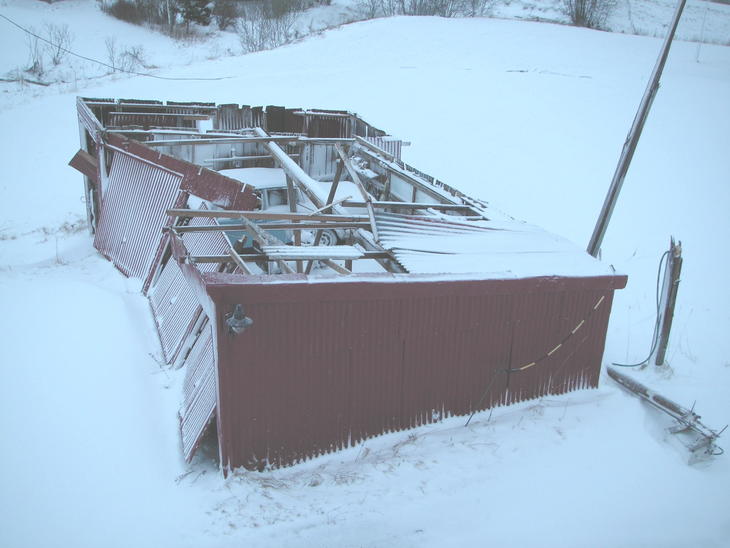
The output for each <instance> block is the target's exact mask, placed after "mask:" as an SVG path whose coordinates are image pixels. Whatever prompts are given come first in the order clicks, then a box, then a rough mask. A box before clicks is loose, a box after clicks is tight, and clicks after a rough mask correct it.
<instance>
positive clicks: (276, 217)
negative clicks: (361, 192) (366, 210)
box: [166, 208, 368, 223]
mask: <svg viewBox="0 0 730 548" xmlns="http://www.w3.org/2000/svg"><path fill="white" fill-rule="evenodd" d="M166 213H167V214H168V215H169V216H171V217H215V218H221V219H240V218H241V217H245V218H247V219H250V220H252V221H335V222H342V223H366V222H368V218H367V217H366V216H365V215H330V214H316V215H312V214H309V213H296V214H293V213H269V212H266V211H248V210H235V211H234V210H225V209H176V208H170V209H168V210H167V212H166Z"/></svg>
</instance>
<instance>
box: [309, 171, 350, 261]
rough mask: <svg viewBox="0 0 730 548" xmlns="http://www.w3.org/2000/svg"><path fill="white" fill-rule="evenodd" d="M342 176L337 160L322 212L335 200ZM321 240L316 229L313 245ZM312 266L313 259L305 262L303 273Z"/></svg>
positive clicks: (319, 232) (329, 208) (327, 211)
mask: <svg viewBox="0 0 730 548" xmlns="http://www.w3.org/2000/svg"><path fill="white" fill-rule="evenodd" d="M341 177H342V161H339V162H337V169H336V170H335V178H334V180H333V181H332V186H331V187H330V192H329V194H328V195H327V203H326V204H325V206H324V207H323V208H321V209H322V213H329V211H330V210H331V208H332V206H333V205H334V200H335V194H336V193H337V186H338V185H339V184H340V178H341ZM321 240H322V231H321V230H318V231H317V234H316V235H315V237H314V244H313V245H319V242H320V241H321ZM313 266H314V261H309V262H308V263H307V267H306V268H305V269H304V273H305V274H309V273H311V272H312V267H313Z"/></svg>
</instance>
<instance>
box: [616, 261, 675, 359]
mask: <svg viewBox="0 0 730 548" xmlns="http://www.w3.org/2000/svg"><path fill="white" fill-rule="evenodd" d="M668 256H669V251H665V252H664V253H663V254H662V257H661V259H659V268H658V269H657V273H656V320H655V321H654V334H653V335H652V337H651V349H650V350H649V355H648V356H647V357H646V358H645V359H643V360H642V361H640V362H638V363H616V362H612V363H611V365H616V366H618V367H639V366H640V365H645V364H646V363H648V362H649V360H650V359H651V357H652V355H653V354H654V351H655V350H656V345H657V343H658V342H659V324H660V323H661V315H660V308H659V307H660V305H661V303H660V302H659V299H660V295H659V293H660V288H659V282H660V280H661V276H662V265H664V268H666V266H667V264H665V260H666V258H667V257H668Z"/></svg>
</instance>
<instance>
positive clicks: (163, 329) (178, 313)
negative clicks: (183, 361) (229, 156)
mask: <svg viewBox="0 0 730 548" xmlns="http://www.w3.org/2000/svg"><path fill="white" fill-rule="evenodd" d="M210 224H216V220H215V219H211V218H207V217H194V218H193V219H192V220H191V221H190V225H192V226H202V225H210ZM183 239H184V241H185V246H186V248H187V249H188V251H189V252H190V253H191V254H193V255H196V254H205V253H214V254H220V255H225V254H227V253H228V251H229V249H230V246H229V244H228V240H227V239H226V237H225V236H224V235H223V233H221V232H192V233H189V234H185V235H184V236H183ZM198 269H199V270H200V271H201V272H215V271H216V270H218V269H219V265H217V264H212V263H209V264H201V265H199V266H198ZM148 297H149V301H150V306H151V308H152V313H153V316H154V319H155V325H156V327H157V333H158V335H159V338H160V345H161V347H162V353H163V356H164V359H165V363H172V362H173V361H175V359H176V358H177V355H178V353H179V351H180V349H181V347H182V344H183V342H184V341H185V338H186V337H187V336H188V335H189V334H190V332H191V330H192V329H193V326H194V325H195V322H196V320H197V319H198V317H199V315H200V313H201V311H202V308H201V307H200V305H199V304H198V300H197V297H196V296H195V294H194V292H193V289H192V288H191V287H190V285H188V283H187V281H186V280H185V277H184V276H183V273H182V271H181V270H180V267H179V265H178V264H177V262H176V261H175V260H174V259H170V260H168V261H167V263H165V265H164V266H163V267H162V269H161V271H160V274H159V277H158V278H157V280H156V281H155V282H154V283H153V284H152V286H151V287H150V289H149V291H148Z"/></svg>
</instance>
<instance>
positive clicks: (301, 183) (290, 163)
mask: <svg viewBox="0 0 730 548" xmlns="http://www.w3.org/2000/svg"><path fill="white" fill-rule="evenodd" d="M254 131H256V133H257V135H259V136H261V137H264V136H266V132H265V131H264V130H263V129H261V128H255V130H254ZM265 146H266V148H267V150H268V151H269V152H270V153H271V154H272V155H273V156H274V157H275V158H277V160H278V161H279V163H280V165H281V167H282V169H284V171H285V172H286V173H287V174H288V175H290V176H291V177H292V179H293V180H294V182H295V183H296V184H297V186H298V187H299V188H300V189H301V190H302V192H304V193H305V194H306V195H307V197H308V198H309V199H310V200H311V201H312V203H313V204H314V205H315V206H316V207H318V208H320V207H323V206H324V203H323V202H322V200H321V199H320V198H319V196H317V195H316V194H315V193H314V192H313V191H312V190H311V189H310V188H309V183H310V182H311V183H314V182H315V181H314V180H313V179H312V178H311V177H310V176H309V175H307V174H306V173H305V171H304V170H303V169H302V168H301V167H300V166H299V165H297V163H296V162H295V161H294V160H292V159H291V158H289V157H288V156H287V155H286V153H285V152H284V151H283V150H282V149H281V147H279V145H277V144H276V143H275V142H269V143H266V144H265ZM345 167H346V166H345ZM334 211H335V212H337V213H341V209H339V208H336V209H334ZM358 242H359V243H360V245H362V246H363V247H364V248H365V249H369V250H371V251H384V249H383V248H382V247H381V246H380V245H379V244H378V243H373V242H371V241H370V239H369V237H368V236H367V235H366V234H364V233H363V234H358ZM373 248H375V249H373ZM378 262H379V263H380V265H381V266H382V267H383V268H384V269H385V270H386V271H388V272H398V273H402V272H406V270H405V269H404V268H403V267H402V266H400V265H399V264H398V263H396V262H394V261H393V260H392V259H391V260H386V259H379V260H378Z"/></svg>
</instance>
